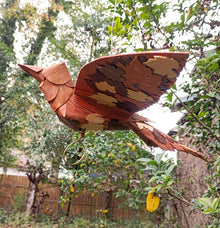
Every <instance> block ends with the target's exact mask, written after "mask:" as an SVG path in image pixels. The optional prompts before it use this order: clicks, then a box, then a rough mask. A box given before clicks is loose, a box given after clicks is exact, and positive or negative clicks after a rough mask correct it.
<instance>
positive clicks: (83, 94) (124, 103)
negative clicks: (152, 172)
mask: <svg viewBox="0 0 220 228" xmlns="http://www.w3.org/2000/svg"><path fill="white" fill-rule="evenodd" d="M187 58H188V54H187V53H161V52H142V53H133V54H121V55H115V56H107V57H101V58H98V59H96V60H94V61H92V62H90V63H88V64H86V65H85V66H84V67H83V68H82V69H81V71H80V73H79V76H78V79H77V82H76V85H74V83H73V82H72V79H71V76H70V74H69V72H68V69H67V67H66V65H65V63H60V64H56V65H54V66H51V67H47V68H41V67H36V66H28V65H20V67H21V68H22V69H23V70H24V71H26V72H27V73H28V74H30V75H31V76H33V77H34V78H36V79H37V80H38V81H39V83H40V89H41V90H42V91H43V93H44V95H45V97H46V99H47V101H48V102H49V104H50V105H51V107H52V109H53V111H54V112H55V113H56V114H57V116H58V118H59V120H60V121H61V122H63V123H64V124H65V125H67V126H68V127H70V128H72V129H74V130H76V131H82V130H101V131H102V130H129V129H131V130H133V131H134V132H135V133H136V134H138V135H139V137H140V138H142V139H143V141H144V142H145V143H146V144H147V145H150V146H159V147H160V148H162V149H164V150H175V149H177V150H179V151H185V152H187V153H191V154H193V155H194V156H197V157H200V158H202V159H204V158H203V156H202V155H201V154H199V153H197V152H196V151H194V150H191V149H190V148H188V147H186V146H183V145H181V144H179V143H178V142H177V141H175V140H174V139H172V138H171V137H170V136H168V135H166V134H164V133H162V132H160V131H159V130H157V129H155V128H154V127H152V126H151V125H150V124H149V122H150V121H149V120H148V119H147V118H144V117H141V116H139V115H137V114H135V112H137V111H140V110H143V109H145V108H147V107H149V106H150V105H152V104H153V103H156V102H157V101H158V100H159V98H160V96H161V95H162V94H164V93H165V92H166V90H167V89H169V88H170V87H171V86H172V85H173V84H174V83H175V81H176V77H177V76H178V74H179V72H180V71H181V70H182V68H183V67H184V65H185V62H186V59H187Z"/></svg>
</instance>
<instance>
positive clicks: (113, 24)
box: [111, 0, 118, 54]
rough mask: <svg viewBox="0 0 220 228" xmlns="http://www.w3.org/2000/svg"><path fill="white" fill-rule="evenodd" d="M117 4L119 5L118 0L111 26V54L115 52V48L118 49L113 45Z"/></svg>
mask: <svg viewBox="0 0 220 228" xmlns="http://www.w3.org/2000/svg"><path fill="white" fill-rule="evenodd" d="M116 6H117V0H115V6H114V13H113V18H112V28H111V54H112V52H113V49H114V50H116V48H115V47H113V27H114V22H115V12H116ZM116 51H117V50H116ZM117 52H118V51H117Z"/></svg>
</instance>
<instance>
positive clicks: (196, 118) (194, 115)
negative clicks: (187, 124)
mask: <svg viewBox="0 0 220 228" xmlns="http://www.w3.org/2000/svg"><path fill="white" fill-rule="evenodd" d="M170 90H171V92H172V93H173V94H174V95H175V97H176V98H177V100H178V101H179V102H180V103H181V104H182V105H183V107H184V108H185V109H186V110H187V112H188V113H190V114H191V115H192V117H193V118H194V119H195V120H196V121H197V122H198V123H199V124H200V125H201V126H203V127H204V128H205V129H206V130H208V131H209V133H210V134H211V135H212V136H213V137H214V138H216V139H217V140H218V141H220V137H219V136H217V135H215V134H214V133H213V132H212V129H211V128H210V127H208V126H206V125H205V124H204V123H203V122H202V121H201V120H200V119H199V118H198V117H197V116H196V114H195V113H193V112H192V111H191V110H190V109H189V108H188V107H187V106H186V105H185V104H184V103H183V102H182V101H181V99H180V98H179V97H178V96H177V95H176V93H175V92H174V91H173V90H172V89H171V88H170Z"/></svg>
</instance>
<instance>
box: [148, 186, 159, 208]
mask: <svg viewBox="0 0 220 228" xmlns="http://www.w3.org/2000/svg"><path fill="white" fill-rule="evenodd" d="M154 192H155V187H154V188H152V189H151V192H149V193H148V195H147V200H146V204H147V211H149V212H154V211H156V210H157V208H158V206H159V204H160V197H159V196H155V193H154Z"/></svg>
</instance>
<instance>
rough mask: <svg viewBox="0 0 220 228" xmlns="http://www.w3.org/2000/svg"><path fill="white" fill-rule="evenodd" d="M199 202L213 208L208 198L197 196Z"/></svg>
mask: <svg viewBox="0 0 220 228" xmlns="http://www.w3.org/2000/svg"><path fill="white" fill-rule="evenodd" d="M199 202H200V203H201V204H202V205H204V206H206V207H209V208H213V205H212V202H211V200H210V199H209V198H199Z"/></svg>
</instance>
